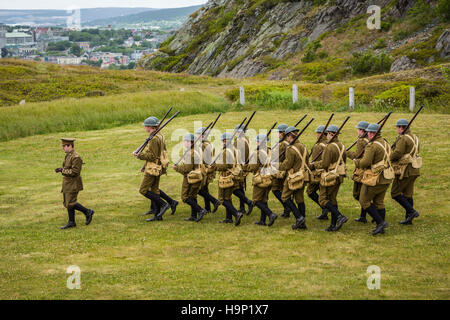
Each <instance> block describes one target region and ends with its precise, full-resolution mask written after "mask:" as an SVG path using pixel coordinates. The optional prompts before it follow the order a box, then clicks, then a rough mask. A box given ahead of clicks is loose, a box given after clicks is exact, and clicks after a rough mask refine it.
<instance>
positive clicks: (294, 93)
mask: <svg viewBox="0 0 450 320" xmlns="http://www.w3.org/2000/svg"><path fill="white" fill-rule="evenodd" d="M296 102H298V86H297V85H296V84H293V85H292V103H296Z"/></svg>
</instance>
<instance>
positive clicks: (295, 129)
mask: <svg viewBox="0 0 450 320" xmlns="http://www.w3.org/2000/svg"><path fill="white" fill-rule="evenodd" d="M295 131H298V129H297V128H296V127H292V126H291V127H287V128H286V130H285V131H284V133H286V134H289V133H291V132H295Z"/></svg>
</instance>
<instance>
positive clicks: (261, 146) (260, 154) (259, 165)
mask: <svg viewBox="0 0 450 320" xmlns="http://www.w3.org/2000/svg"><path fill="white" fill-rule="evenodd" d="M256 143H257V148H256V151H255V152H256V163H249V164H248V166H247V167H246V170H247V171H249V172H253V182H254V183H253V197H252V201H253V203H254V204H255V205H256V206H257V207H258V208H259V209H260V210H261V217H260V219H259V221H258V222H256V223H255V224H256V225H261V226H265V225H266V218H267V217H268V218H269V224H268V226H269V227H270V226H272V225H273V223H274V222H275V219H276V218H277V217H278V216H277V215H276V214H275V213H273V212H272V210H270V208H269V206H268V205H267V201H268V200H269V193H270V187H271V185H270V184H269V185H268V186H266V185H265V184H264V185H263V184H262V181H261V183H260V184H259V185H257V184H255V183H256V181H258V177H259V178H261V176H264V177H265V179H266V181H270V180H271V177H270V176H271V172H269V170H270V149H269V148H267V137H266V135H265V134H259V135H258V136H256ZM253 159H254V158H253V157H252V160H253ZM266 181H265V182H266Z"/></svg>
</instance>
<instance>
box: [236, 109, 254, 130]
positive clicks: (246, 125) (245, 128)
mask: <svg viewBox="0 0 450 320" xmlns="http://www.w3.org/2000/svg"><path fill="white" fill-rule="evenodd" d="M255 113H256V110H255V111H253V113H252V115H251V116H250V118H249V119H248V121H247V123H246V124H245V127H244V129H243V130H242V131H244V132H245V130H247V127H248V125H249V123H250V121H252V119H253V116H254V115H255ZM239 128H240V126H239Z"/></svg>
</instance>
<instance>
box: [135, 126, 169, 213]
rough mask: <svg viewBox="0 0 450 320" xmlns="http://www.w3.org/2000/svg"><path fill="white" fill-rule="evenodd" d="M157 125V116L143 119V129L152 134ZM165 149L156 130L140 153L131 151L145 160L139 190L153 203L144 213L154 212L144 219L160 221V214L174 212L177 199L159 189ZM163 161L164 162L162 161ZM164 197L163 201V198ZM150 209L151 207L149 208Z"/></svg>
mask: <svg viewBox="0 0 450 320" xmlns="http://www.w3.org/2000/svg"><path fill="white" fill-rule="evenodd" d="M158 126H159V121H158V118H156V117H149V118H147V119H145V121H144V127H145V131H147V132H148V133H150V134H152V133H153V132H155V131H156V130H157V128H158ZM165 151H166V144H165V140H164V136H163V135H162V134H161V133H160V132H158V134H156V135H155V136H154V137H153V138H152V139H151V140H150V141H149V142H148V143H147V145H146V146H145V148H144V149H143V150H142V152H141V153H140V154H137V153H136V152H133V155H134V156H135V157H136V158H137V159H139V160H144V161H145V171H144V178H143V179H142V183H141V187H140V189H139V192H140V193H141V194H142V195H143V196H144V197H146V198H148V199H150V201H152V204H153V206H154V207H153V210H150V211H148V212H146V213H145V214H150V213H155V216H154V217H153V218H150V219H147V220H146V221H156V220H158V221H160V220H162V215H163V214H164V213H165V212H166V211H167V210H168V209H169V208H171V209H172V214H173V213H174V212H175V209H176V206H177V205H178V201H176V200H173V199H171V198H170V197H169V196H167V195H166V194H165V193H164V192H162V190H160V189H159V181H160V177H161V175H162V174H163V173H165V171H166V168H167V167H166V166H165V165H166V164H168V161H167V159H163V155H164V152H165ZM162 161H164V162H165V164H163V163H162ZM162 197H164V198H165V199H166V201H168V202H165V201H164V200H163V199H161V198H162ZM151 209H152V208H151Z"/></svg>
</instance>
